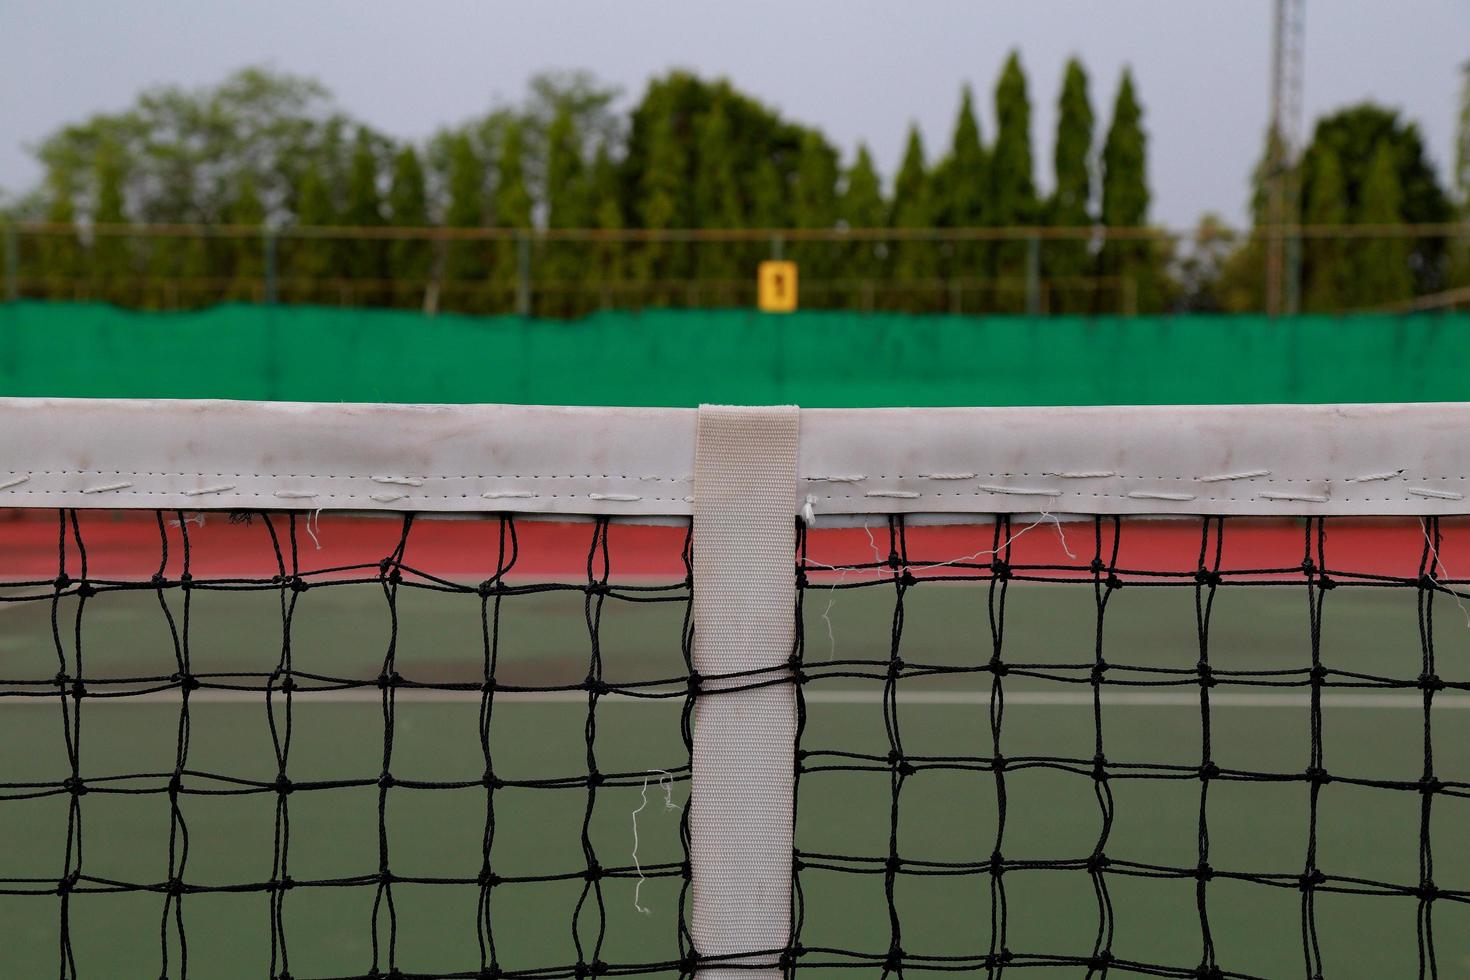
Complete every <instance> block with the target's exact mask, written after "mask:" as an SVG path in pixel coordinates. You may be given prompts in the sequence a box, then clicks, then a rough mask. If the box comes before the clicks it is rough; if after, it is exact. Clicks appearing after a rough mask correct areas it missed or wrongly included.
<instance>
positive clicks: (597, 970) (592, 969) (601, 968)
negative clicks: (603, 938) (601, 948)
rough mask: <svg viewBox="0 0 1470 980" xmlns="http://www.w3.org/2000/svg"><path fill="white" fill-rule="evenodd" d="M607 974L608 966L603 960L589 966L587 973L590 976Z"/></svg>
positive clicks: (595, 961) (594, 961) (593, 962)
mask: <svg viewBox="0 0 1470 980" xmlns="http://www.w3.org/2000/svg"><path fill="white" fill-rule="evenodd" d="M606 972H607V964H606V963H604V962H602V960H593V961H592V962H591V963H589V964H588V965H587V973H588V974H589V975H590V976H594V977H595V976H600V975H601V974H604V973H606Z"/></svg>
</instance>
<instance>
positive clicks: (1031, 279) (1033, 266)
mask: <svg viewBox="0 0 1470 980" xmlns="http://www.w3.org/2000/svg"><path fill="white" fill-rule="evenodd" d="M1026 315H1027V316H1040V315H1041V238H1040V237H1039V236H1038V235H1036V234H1034V233H1033V234H1031V235H1028V236H1026Z"/></svg>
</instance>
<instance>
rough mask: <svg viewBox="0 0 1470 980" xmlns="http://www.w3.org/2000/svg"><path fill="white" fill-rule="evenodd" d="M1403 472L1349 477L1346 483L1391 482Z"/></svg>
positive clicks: (1386, 471) (1385, 472)
mask: <svg viewBox="0 0 1470 980" xmlns="http://www.w3.org/2000/svg"><path fill="white" fill-rule="evenodd" d="M1403 474H1404V471H1403V470H1385V471H1384V472H1382V473H1367V474H1365V475H1363V476H1353V477H1349V478H1348V479H1347V480H1345V481H1344V482H1346V483H1372V482H1373V481H1374V480H1392V479H1393V478H1394V477H1397V476H1403Z"/></svg>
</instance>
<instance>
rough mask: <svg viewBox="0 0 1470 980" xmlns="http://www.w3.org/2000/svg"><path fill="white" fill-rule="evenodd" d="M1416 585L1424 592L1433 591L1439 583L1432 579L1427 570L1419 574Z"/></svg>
mask: <svg viewBox="0 0 1470 980" xmlns="http://www.w3.org/2000/svg"><path fill="white" fill-rule="evenodd" d="M1418 585H1419V588H1421V589H1423V590H1424V591H1425V592H1433V591H1434V590H1435V589H1436V588H1438V587H1439V583H1437V582H1435V581H1434V576H1433V575H1430V574H1429V573H1428V572H1426V573H1424V574H1423V575H1420V576H1419V582H1418Z"/></svg>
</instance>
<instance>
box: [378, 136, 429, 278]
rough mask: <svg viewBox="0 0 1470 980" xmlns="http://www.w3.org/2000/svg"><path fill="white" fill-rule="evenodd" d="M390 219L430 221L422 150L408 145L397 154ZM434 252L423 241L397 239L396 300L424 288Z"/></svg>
mask: <svg viewBox="0 0 1470 980" xmlns="http://www.w3.org/2000/svg"><path fill="white" fill-rule="evenodd" d="M388 220H389V222H390V223H391V224H393V225H396V226H397V227H400V228H423V227H425V226H427V225H428V224H429V195H428V189H427V187H426V186H425V182H424V166H423V164H422V163H421V162H420V161H419V155H418V152H417V151H416V150H415V149H414V148H413V147H412V146H405V147H403V148H402V149H400V150H399V151H398V152H397V153H396V154H395V155H394V157H393V177H392V180H391V181H390V182H389V184H388ZM432 261H433V252H432V249H431V246H430V243H429V242H427V241H421V240H412V239H401V240H397V241H394V242H393V244H392V247H391V248H390V250H389V264H388V273H389V276H390V278H392V279H393V280H394V282H395V284H396V290H395V292H396V296H395V302H396V303H397V305H403V304H405V303H408V302H411V301H412V299H413V297H415V296H417V295H418V294H420V293H421V292H422V291H423V288H424V285H425V283H426V281H427V280H428V278H429V271H430V265H431V263H432Z"/></svg>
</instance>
